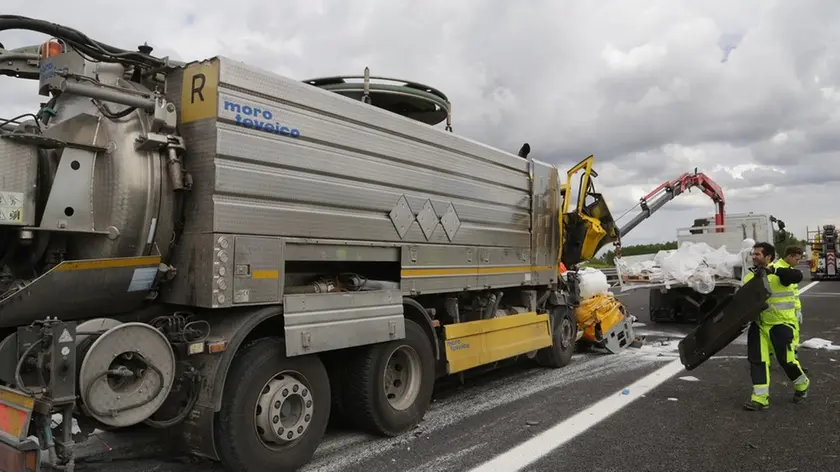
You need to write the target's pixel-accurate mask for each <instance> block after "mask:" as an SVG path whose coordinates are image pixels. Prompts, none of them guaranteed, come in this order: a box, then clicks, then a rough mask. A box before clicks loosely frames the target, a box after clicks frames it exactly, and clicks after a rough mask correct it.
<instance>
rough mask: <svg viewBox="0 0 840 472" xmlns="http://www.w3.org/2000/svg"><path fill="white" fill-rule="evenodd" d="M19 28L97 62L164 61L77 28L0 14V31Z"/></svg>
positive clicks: (158, 63)
mask: <svg viewBox="0 0 840 472" xmlns="http://www.w3.org/2000/svg"><path fill="white" fill-rule="evenodd" d="M12 29H21V30H29V31H36V32H38V33H43V34H46V35H50V36H53V37H55V38H58V39H60V40H62V41H64V42H65V43H67V44H69V45H70V46H72V47H73V48H74V49H76V50H77V51H78V52H79V53H80V54H84V55H86V56H89V57H90V58H92V59H94V61H99V62H120V63H126V64H132V65H137V66H146V67H163V66H165V65H166V62H165V61H163V60H162V59H158V58H156V57H154V56H151V55H149V54H144V53H142V52H138V51H127V50H125V49H120V48H117V47H114V46H110V45H108V44H105V43H101V42H99V41H95V40H93V39H91V38H89V37H88V36H87V35H86V34H84V33H82V32H81V31H79V30H76V29H74V28H70V27H67V26H63V25H59V24H57V23H50V22H49V21H44V20H36V19H34V18H27V17H25V16H19V15H0V31H6V30H12Z"/></svg>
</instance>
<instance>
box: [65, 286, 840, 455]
mask: <svg viewBox="0 0 840 472" xmlns="http://www.w3.org/2000/svg"><path fill="white" fill-rule="evenodd" d="M801 285H802V287H803V288H804V287H805V286H807V285H808V282H804V283H803V284H801ZM621 299H622V300H623V301H624V302H625V304H626V305H627V306H628V308H629V309H630V311H631V313H633V314H634V315H636V316H637V317H638V318H639V323H637V326H636V329H637V334H639V335H643V336H646V337H647V342H646V345H645V346H644V347H643V348H641V349H628V350H627V351H625V352H623V353H622V354H619V355H608V354H599V353H580V354H577V355H576V356H575V357H574V360H573V362H572V364H571V365H569V366H568V367H566V368H563V369H559V370H547V369H541V368H536V367H531V365H530V364H529V363H528V362H523V363H519V364H517V365H514V366H511V367H508V368H504V369H501V370H499V371H498V372H494V373H492V374H488V375H484V376H482V377H480V378H478V379H474V380H471V381H470V382H469V383H468V385H465V386H461V387H454V388H453V387H451V386H450V387H446V386H444V387H442V388H441V391H440V392H439V393H438V394H437V397H436V399H435V401H434V403H433V405H432V408H431V409H430V410H429V412H428V413H427V415H426V418H425V420H424V421H423V423H422V424H420V425H419V427H418V428H417V429H416V430H414V431H412V432H410V433H407V434H405V435H403V436H401V437H399V438H393V439H379V438H372V437H369V436H366V435H362V434H358V433H348V432H341V431H333V432H330V433H329V435H328V437H327V438H326V439H325V441H324V443H323V445H322V446H321V448H319V450H318V452H317V453H316V455H315V457H314V458H313V460H312V462H311V463H310V464H309V465H308V466H307V467H305V468H304V469H302V470H303V471H305V472H351V471H364V472H386V471H387V472H392V471H411V472H422V471H435V472H444V471H470V470H472V471H474V472H489V471H500V472H509V471H512V470H517V469H520V470H527V471H534V472H536V471H546V472H547V471H552V472H558V471H560V472H562V471H574V472H581V471H603V472H607V471H622V472H626V471H634V472H635V471H639V472H641V471H669V472H677V471H691V472H702V471H721V470H737V471H753V470H754V471H764V470H773V471H784V470H788V471H794V470H797V471H836V470H840V449H838V448H837V445H838V444H840V433H838V429H837V426H836V425H837V417H838V413H840V395H837V393H838V392H840V350H838V351H832V350H827V349H809V348H806V347H802V348H801V349H800V358H801V360H802V362H803V364H804V365H805V366H806V367H807V368H808V369H809V371H810V375H811V394H810V397H809V398H808V400H807V402H806V403H804V404H801V405H794V404H792V403H790V398H791V395H792V387H791V386H790V385H789V382H788V381H787V379H786V378H785V377H784V374H783V373H782V371H781V369H780V368H779V367H778V365H776V364H774V366H773V368H772V372H771V376H772V393H771V394H772V407H771V408H770V410H768V411H764V412H746V411H743V410H742V409H741V405H742V403H743V402H744V401H745V400H746V399H747V398H748V396H749V392H750V380H749V371H748V367H747V364H746V360H745V354H746V341H745V340H744V338H743V337H742V338H740V339H738V340H736V341H735V342H734V343H733V344H732V345H730V346H729V347H727V348H726V349H724V350H723V351H721V352H720V353H718V355H717V356H715V357H714V358H713V359H711V360H710V361H708V362H707V363H705V364H704V365H702V366H701V367H699V368H698V369H696V370H695V371H692V372H690V373H689V372H686V371H684V370H683V369H682V366H681V365H680V364H679V358H678V354H677V342H678V341H679V339H680V338H681V337H682V336H683V335H684V333H686V332H688V331H689V329H690V327H688V326H680V325H668V324H666V325H652V324H650V323H649V322H648V320H647V315H646V309H647V303H646V302H647V295H646V293H645V292H634V293H630V294H626V295H622V296H621ZM838 302H840V283H832V282H820V283H818V284H815V285H813V286H811V287H810V288H808V289H807V290H806V291H804V293H803V294H802V304H803V313H805V323H804V326H803V333H802V339H803V340H808V339H811V338H822V339H826V340H830V341H833V342H834V343H835V344H837V345H838V346H840V305H838ZM836 349H840V347H838V348H836ZM106 440H107V441H114V440H112V439H106ZM121 443H123V444H124V440H122V441H121ZM140 445H141V443H139V442H134V443H133V446H132V449H133V450H134V451H135V453H134V455H132V456H126V455H124V454H116V455H115V454H111V455H110V457H111V459H114V458H116V459H117V460H116V461H114V462H111V461H110V460H108V461H107V462H101V460H103V458H107V457H109V455H104V456H95V458H96V460H97V462H94V463H88V464H80V465H79V466H78V467H77V469H78V470H80V471H111V470H119V471H121V472H145V471H171V472H199V471H200V472H221V468H219V467H217V466H215V465H213V464H209V463H204V462H195V461H194V460H191V459H186V458H174V457H166V456H165V455H164V454H163V453H162V452H161V451H160V450H159V448H157V447H156V446H152V447H143V448H141V447H140ZM108 447H114V448H115V449H120V448H122V449H124V448H125V447H124V446H122V447H121V446H120V444H119V443H118V442H116V441H114V442H113V444H109V446H108ZM138 454H140V455H145V456H147V457H145V458H143V457H136V456H137V455H138ZM701 458H702V459H701Z"/></svg>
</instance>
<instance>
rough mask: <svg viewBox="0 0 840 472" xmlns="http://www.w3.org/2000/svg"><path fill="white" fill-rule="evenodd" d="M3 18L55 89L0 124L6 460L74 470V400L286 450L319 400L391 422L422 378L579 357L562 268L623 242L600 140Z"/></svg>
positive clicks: (103, 424)
mask: <svg viewBox="0 0 840 472" xmlns="http://www.w3.org/2000/svg"><path fill="white" fill-rule="evenodd" d="M9 29H28V30H32V31H37V32H40V33H43V34H45V35H48V36H50V37H51V39H49V40H47V41H45V42H44V43H42V44H38V45H34V46H26V47H22V48H17V49H3V47H2V46H0V59H2V60H1V61H0V73H2V74H3V75H7V76H12V77H17V78H20V79H30V80H33V81H34V83H36V84H37V90H38V92H39V93H40V95H42V96H44V97H45V100H46V102H45V103H44V104H43V105H42V106H41V108H40V110H38V112H37V113H34V114H31V115H23V116H19V117H15V118H11V119H6V120H3V119H0V169H2V171H0V172H1V173H2V179H0V182H2V188H0V198H2V203H0V207H2V208H1V210H2V216H3V218H2V219H0V241H2V242H1V243H0V293H2V295H0V340H1V341H0V416H2V417H3V418H6V420H4V421H2V422H0V430H2V431H0V464H2V465H0V470H4V471H34V470H40V469H41V467H42V466H43V465H44V463H42V460H44V461H46V462H48V463H50V464H51V465H53V466H56V467H59V468H61V469H63V470H72V469H73V467H74V464H75V458H74V454H73V444H74V436H73V430H72V427H71V425H72V424H73V420H74V419H75V420H76V421H77V422H78V425H79V427H80V429H81V430H82V434H89V433H91V432H92V431H94V430H96V429H100V430H102V429H105V430H120V429H123V428H130V427H135V426H140V427H148V428H160V429H170V430H175V431H177V432H178V434H177V435H176V436H177V437H178V438H179V439H180V441H181V443H182V444H181V447H182V448H183V450H184V451H186V452H188V453H191V454H194V455H198V456H203V457H206V458H210V459H212V460H214V461H219V462H221V464H223V466H224V468H225V470H229V471H232V472H233V471H261V470H278V471H286V470H295V469H297V468H299V467H300V466H302V465H304V464H305V463H307V462H308V461H309V460H310V458H311V456H312V454H313V453H314V451H315V449H316V448H317V447H318V445H319V443H320V441H321V439H322V436H323V435H324V432H325V429H326V427H327V422H328V420H329V419H330V418H331V417H339V418H345V419H347V420H349V422H351V424H353V425H355V426H356V427H358V428H361V429H364V430H366V431H370V432H372V433H375V434H379V435H385V436H395V435H399V434H401V433H403V432H405V431H407V430H409V429H410V428H412V427H413V426H415V425H416V424H417V423H418V422H419V421H421V419H422V418H423V415H424V413H425V412H426V410H427V408H428V407H429V404H430V401H431V397H432V387H433V384H434V383H435V380H436V379H437V378H439V377H442V376H446V375H451V374H459V373H463V372H465V371H468V370H470V369H474V368H476V367H479V366H488V365H493V364H494V363H496V362H498V361H500V360H504V359H511V358H515V357H517V356H527V357H529V358H531V359H533V360H535V361H536V362H537V363H539V364H540V365H543V366H545V367H549V368H560V367H563V366H565V365H567V364H568V363H569V362H570V359H571V356H572V353H573V350H574V344H575V343H574V342H575V340H576V338H577V326H576V321H575V315H574V311H573V308H574V306H575V303H576V301H575V294H576V291H575V288H574V285H575V277H574V271H571V272H569V273H567V275H566V278H563V277H560V274H559V270H558V268H559V265H560V264H561V263H562V264H564V266H565V267H568V268H570V269H572V268H574V267H576V265H577V264H578V263H580V262H581V261H585V260H587V259H589V258H591V257H593V256H594V254H595V253H596V252H597V251H598V250H599V249H600V248H601V247H603V246H604V245H605V244H607V243H610V242H615V241H617V238H618V234H617V230H616V228H615V223H614V221H613V219H612V216H611V214H610V210H609V208H608V206H607V204H606V202H605V201H604V198H603V196H602V195H601V194H599V193H597V192H596V190H595V187H594V180H595V178H596V176H597V174H596V173H595V172H594V170H593V161H594V157H593V156H589V157H587V158H586V159H583V160H582V161H581V162H580V163H579V164H578V165H576V166H574V167H573V168H572V169H570V170H569V171H568V172H566V173H565V174H564V173H561V172H559V171H558V169H557V167H555V166H554V165H551V164H548V163H545V162H541V161H540V160H537V159H533V158H531V157H529V151H530V146H529V145H528V144H526V145H524V146H523V147H522V149H521V150H520V152H519V153H518V154H514V153H509V152H505V151H502V150H498V149H495V148H491V147H489V146H486V145H484V144H481V143H478V142H475V141H472V140H470V139H466V138H464V137H460V136H457V135H456V134H454V133H453V132H452V126H451V125H452V123H451V111H450V110H451V106H450V103H449V100H448V98H447V97H446V95H445V94H443V93H442V92H440V91H439V90H436V89H434V88H432V87H429V86H426V85H423V84H419V83H416V82H410V81H398V80H394V79H386V78H382V79H377V78H376V77H371V76H370V75H369V73H367V71H366V73H365V75H364V76H363V77H361V78H358V77H328V78H323V79H313V80H306V81H299V80H293V79H290V78H286V77H282V76H279V75H277V74H273V73H271V72H269V71H266V70H263V69H260V68H257V67H253V66H250V65H246V64H244V63H242V62H238V61H235V60H232V59H229V58H226V57H222V56H218V57H213V58H210V59H207V60H203V61H196V62H189V63H180V62H175V61H172V60H169V59H168V58H158V57H155V56H153V55H152V54H151V52H152V50H151V48H150V47H148V46H146V45H144V46H141V47H139V48H138V50H137V51H130V50H123V49H120V48H117V47H114V46H110V45H107V44H104V43H102V42H98V41H95V40H93V39H91V38H89V37H88V36H86V35H85V34H84V33H82V32H80V31H77V30H75V29H72V28H68V27H65V26H61V25H56V24H54V23H50V22H46V21H41V20H36V19H30V18H25V17H20V16H11V15H2V16H0V31H3V30H9ZM6 80H8V79H6ZM35 87H36V86H35V85H33V90H34V89H35ZM444 122H445V125H444V127H443V128H444V129H441V128H440V127H436V126H435V125H438V124H441V123H444ZM562 157H565V156H551V158H552V159H553V160H554V159H557V160H559V159H561V158H562ZM578 176H579V177H580V181H579V185H578V187H579V191H578V192H577V193H576V194H573V192H572V180H573V178H574V179H577V178H578ZM576 183H577V182H576ZM56 415H59V416H60V417H61V418H62V420H61V421H60V422H58V423H59V424H58V425H53V424H52V421H51V418H52V417H54V416H56ZM44 458H45V459H44Z"/></svg>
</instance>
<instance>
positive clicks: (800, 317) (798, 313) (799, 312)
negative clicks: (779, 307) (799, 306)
mask: <svg viewBox="0 0 840 472" xmlns="http://www.w3.org/2000/svg"><path fill="white" fill-rule="evenodd" d="M796 321H798V322H799V324H800V326H801V325H802V310H796Z"/></svg>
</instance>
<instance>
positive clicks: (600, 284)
mask: <svg viewBox="0 0 840 472" xmlns="http://www.w3.org/2000/svg"><path fill="white" fill-rule="evenodd" d="M578 275H579V277H580V298H581V300H586V299H588V298H591V297H594V296H595V295H598V294H599V293H607V292H609V291H610V284H609V282H607V275H606V274H604V273H603V272H601V271H600V270H598V269H593V268H591V267H585V268H584V269H583V270H581V271H579V272H578Z"/></svg>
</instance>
